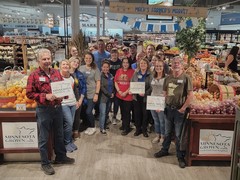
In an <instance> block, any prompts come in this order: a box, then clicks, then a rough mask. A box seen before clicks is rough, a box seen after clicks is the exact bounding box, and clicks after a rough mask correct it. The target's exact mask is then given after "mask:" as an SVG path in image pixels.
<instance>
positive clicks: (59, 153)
mask: <svg viewBox="0 0 240 180" xmlns="http://www.w3.org/2000/svg"><path fill="white" fill-rule="evenodd" d="M36 117H37V124H38V129H39V137H38V146H39V151H40V156H41V164H42V165H46V164H49V163H50V162H49V160H48V140H49V132H50V131H52V132H53V137H54V140H53V142H54V152H55V154H56V159H59V160H60V159H63V158H65V157H66V149H65V146H64V137H63V113H62V107H61V106H58V107H51V106H38V107H37V108H36Z"/></svg>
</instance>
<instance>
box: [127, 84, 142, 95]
mask: <svg viewBox="0 0 240 180" xmlns="http://www.w3.org/2000/svg"><path fill="white" fill-rule="evenodd" d="M130 92H131V93H132V94H145V82H130Z"/></svg>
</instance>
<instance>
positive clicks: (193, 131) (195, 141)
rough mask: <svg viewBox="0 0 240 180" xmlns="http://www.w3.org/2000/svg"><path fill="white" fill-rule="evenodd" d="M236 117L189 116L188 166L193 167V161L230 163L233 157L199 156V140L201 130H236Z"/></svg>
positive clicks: (218, 155)
mask: <svg viewBox="0 0 240 180" xmlns="http://www.w3.org/2000/svg"><path fill="white" fill-rule="evenodd" d="M234 122H235V115H223V114H219V115H216V114H209V115H205V114H204V115H201V114H190V116H189V123H188V128H189V144H188V148H187V154H186V160H187V164H188V166H191V165H192V161H201V160H217V161H218V160H220V161H221V160H222V161H230V160H231V155H230V154H229V155H222V154H199V140H200V130H201V129H213V130H232V131H233V130H234Z"/></svg>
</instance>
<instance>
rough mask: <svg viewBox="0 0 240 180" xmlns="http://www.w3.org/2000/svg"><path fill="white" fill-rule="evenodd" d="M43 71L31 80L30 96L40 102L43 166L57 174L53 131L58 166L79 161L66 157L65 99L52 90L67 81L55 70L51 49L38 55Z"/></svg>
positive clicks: (29, 81) (28, 87)
mask: <svg viewBox="0 0 240 180" xmlns="http://www.w3.org/2000/svg"><path fill="white" fill-rule="evenodd" d="M37 60H38V63H39V68H38V69H36V70H35V71H34V72H32V73H31V74H30V75H29V77H28V82H27V89H26V90H27V91H26V95H27V97H28V98H29V99H34V100H35V101H36V102H37V108H36V117H37V124H38V128H39V137H38V146H39V152H40V156H41V167H42V170H43V171H44V173H45V174H47V175H52V174H54V173H55V171H54V168H53V167H52V165H51V162H50V161H49V159H48V141H49V132H50V130H52V131H53V135H54V136H53V137H54V141H53V142H54V152H55V154H56V157H55V161H54V163H56V164H73V163H74V162H75V160H74V159H73V158H69V157H67V156H66V148H65V146H64V136H63V113H62V106H61V102H62V99H63V98H57V97H56V96H55V95H54V94H53V93H52V89H51V83H52V82H60V81H63V78H62V76H61V74H60V72H59V71H58V70H56V69H53V68H51V62H52V58H51V52H50V51H49V50H48V49H40V50H39V51H38V54H37Z"/></svg>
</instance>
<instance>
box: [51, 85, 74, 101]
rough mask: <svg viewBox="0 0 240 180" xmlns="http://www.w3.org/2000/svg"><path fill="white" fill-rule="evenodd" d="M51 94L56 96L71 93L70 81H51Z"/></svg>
mask: <svg viewBox="0 0 240 180" xmlns="http://www.w3.org/2000/svg"><path fill="white" fill-rule="evenodd" d="M51 89H52V94H53V95H55V96H56V97H58V98H59V97H64V96H70V95H73V94H74V93H73V89H72V85H71V83H70V82H65V81H57V82H52V83H51Z"/></svg>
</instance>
